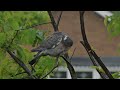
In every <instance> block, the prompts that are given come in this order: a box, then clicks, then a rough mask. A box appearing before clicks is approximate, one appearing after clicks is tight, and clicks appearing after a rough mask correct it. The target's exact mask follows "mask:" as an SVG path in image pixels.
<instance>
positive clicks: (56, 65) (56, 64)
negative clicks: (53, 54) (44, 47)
mask: <svg viewBox="0 0 120 90" xmlns="http://www.w3.org/2000/svg"><path fill="white" fill-rule="evenodd" d="M58 58H59V57H57V58H56V63H55V66H54V67H53V68H52V69H51V70H50V71H49V72H48V73H47V74H46V75H44V76H43V77H42V78H41V79H44V78H45V77H47V76H48V75H49V74H50V73H51V72H53V71H54V70H55V69H56V68H57V67H58Z"/></svg>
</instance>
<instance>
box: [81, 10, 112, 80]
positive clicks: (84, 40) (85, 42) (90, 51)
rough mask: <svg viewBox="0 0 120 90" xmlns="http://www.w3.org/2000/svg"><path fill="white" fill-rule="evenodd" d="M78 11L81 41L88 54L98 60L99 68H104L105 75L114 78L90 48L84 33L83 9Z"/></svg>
mask: <svg viewBox="0 0 120 90" xmlns="http://www.w3.org/2000/svg"><path fill="white" fill-rule="evenodd" d="M79 13H80V23H81V32H82V37H83V42H84V45H85V46H86V48H87V50H88V52H89V53H90V55H92V56H93V57H94V58H95V60H96V61H97V62H98V64H99V65H100V66H101V68H102V69H103V70H104V72H105V73H106V75H107V76H108V77H109V78H110V79H114V78H113V77H112V75H111V73H110V72H109V70H108V69H107V68H106V66H105V65H104V63H103V62H102V61H101V59H100V58H99V57H98V56H97V54H96V53H95V52H94V51H93V50H92V49H91V46H90V44H89V42H88V40H87V37H86V33H85V26H84V13H85V12H84V11H81V12H80V11H79Z"/></svg>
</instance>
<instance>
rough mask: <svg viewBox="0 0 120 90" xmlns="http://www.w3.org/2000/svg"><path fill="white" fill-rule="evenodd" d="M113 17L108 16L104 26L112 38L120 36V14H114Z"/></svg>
mask: <svg viewBox="0 0 120 90" xmlns="http://www.w3.org/2000/svg"><path fill="white" fill-rule="evenodd" d="M113 13H114V14H113V15H112V16H107V17H106V18H105V20H104V24H105V26H106V27H107V30H108V32H109V34H110V35H111V36H118V35H120V12H119V11H117V12H113Z"/></svg>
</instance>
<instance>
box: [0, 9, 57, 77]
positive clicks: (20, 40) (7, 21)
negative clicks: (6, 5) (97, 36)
mask: <svg viewBox="0 0 120 90" xmlns="http://www.w3.org/2000/svg"><path fill="white" fill-rule="evenodd" d="M49 21H50V19H49V16H48V14H47V12H46V11H37V12H36V11H1V12H0V64H1V65H0V79H20V78H24V79H25V78H29V77H28V75H27V74H26V73H22V74H18V73H21V72H24V70H23V69H22V68H21V67H20V66H19V65H18V64H17V63H16V62H14V60H13V59H12V58H11V57H10V56H9V54H8V53H7V52H6V48H9V49H10V50H11V51H12V52H13V53H14V54H15V55H16V56H17V57H18V58H19V59H21V60H22V61H23V62H24V63H25V64H26V65H27V66H28V67H29V68H30V66H29V64H28V62H29V61H30V60H32V58H33V56H34V54H35V53H31V52H30V48H26V47H25V46H26V45H28V46H36V45H38V44H40V42H41V41H43V40H44V38H45V33H46V32H44V31H42V30H39V29H37V28H29V27H31V26H32V25H36V24H40V23H45V22H49ZM23 28H24V29H23ZM54 61H55V60H53V58H51V57H41V59H40V62H39V63H38V64H37V65H36V67H35V68H36V72H35V73H34V74H35V75H38V76H43V75H44V74H45V73H47V72H48V71H49V70H50V69H51V68H52V67H53V66H54V65H53V64H54ZM17 74H18V75H17Z"/></svg>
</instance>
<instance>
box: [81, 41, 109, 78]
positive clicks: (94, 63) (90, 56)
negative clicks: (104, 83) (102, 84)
mask: <svg viewBox="0 0 120 90" xmlns="http://www.w3.org/2000/svg"><path fill="white" fill-rule="evenodd" d="M80 43H81V44H82V45H83V46H84V47H85V49H86V51H87V53H88V55H89V58H90V59H91V61H92V63H93V65H94V66H99V65H98V64H97V63H96V62H95V60H94V58H93V56H92V55H91V53H90V52H89V51H88V49H87V48H86V46H85V45H84V42H83V41H81V42H80ZM96 70H97V69H96ZM97 72H98V73H99V74H100V76H101V78H103V79H107V78H108V77H106V75H105V74H104V73H102V72H100V71H99V70H97Z"/></svg>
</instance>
